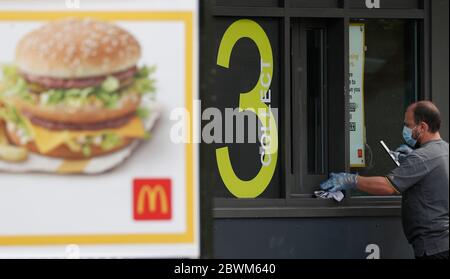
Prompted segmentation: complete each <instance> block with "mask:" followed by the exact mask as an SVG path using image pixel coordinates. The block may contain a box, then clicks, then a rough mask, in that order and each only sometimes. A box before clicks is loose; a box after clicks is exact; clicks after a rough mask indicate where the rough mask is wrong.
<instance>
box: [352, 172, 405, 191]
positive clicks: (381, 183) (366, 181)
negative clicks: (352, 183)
mask: <svg viewBox="0 0 450 279" xmlns="http://www.w3.org/2000/svg"><path fill="white" fill-rule="evenodd" d="M356 180H357V184H356V188H357V189H358V190H360V191H363V192H366V193H369V194H372V195H377V196H389V195H395V194H399V192H398V191H397V190H396V189H395V188H394V186H392V184H391V182H390V181H389V180H388V179H387V178H386V177H383V176H372V177H364V176H357V178H356Z"/></svg>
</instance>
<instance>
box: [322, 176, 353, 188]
mask: <svg viewBox="0 0 450 279" xmlns="http://www.w3.org/2000/svg"><path fill="white" fill-rule="evenodd" d="M356 177H357V175H356V174H352V173H345V172H341V173H333V172H332V173H330V178H329V179H328V180H326V181H324V182H322V183H320V188H322V190H325V191H328V192H336V191H342V190H349V189H354V188H356V183H357V181H356Z"/></svg>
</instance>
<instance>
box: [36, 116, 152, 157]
mask: <svg viewBox="0 0 450 279" xmlns="http://www.w3.org/2000/svg"><path fill="white" fill-rule="evenodd" d="M28 126H29V127H30V130H31V132H32V134H33V137H34V142H35V143H36V146H37V148H38V149H39V151H40V152H42V153H44V154H45V153H47V152H50V151H52V150H53V149H55V148H57V147H58V146H60V145H62V144H64V143H65V142H67V141H69V140H71V139H76V138H79V137H82V136H97V135H101V134H106V133H114V134H116V135H119V136H122V137H124V138H144V137H145V136H146V133H145V129H144V125H143V124H142V121H141V119H139V117H137V116H136V117H134V118H132V119H131V120H130V121H129V122H128V123H127V124H126V125H124V126H122V127H119V128H116V129H104V130H95V131H70V130H62V131H53V130H48V129H45V128H43V127H40V126H36V125H33V124H32V123H31V122H28Z"/></svg>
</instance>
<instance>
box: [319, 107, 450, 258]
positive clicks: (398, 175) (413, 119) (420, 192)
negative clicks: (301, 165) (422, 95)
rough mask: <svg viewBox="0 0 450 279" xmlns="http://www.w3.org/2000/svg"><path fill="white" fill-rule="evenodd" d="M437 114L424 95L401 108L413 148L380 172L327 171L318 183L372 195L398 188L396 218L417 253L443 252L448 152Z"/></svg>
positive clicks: (441, 254) (435, 255) (444, 255)
mask: <svg viewBox="0 0 450 279" xmlns="http://www.w3.org/2000/svg"><path fill="white" fill-rule="evenodd" d="M440 124H441V117H440V112H439V110H438V108H437V107H436V106H435V105H434V104H433V103H431V102H429V101H420V102H417V103H414V104H412V105H410V106H409V107H408V109H407V110H406V112H405V120H404V128H403V138H404V139H405V142H406V143H407V144H408V145H409V146H411V147H414V146H416V147H417V148H416V149H414V150H410V152H409V153H408V154H407V155H405V156H404V157H403V158H402V160H401V163H400V166H399V167H397V168H396V169H394V170H392V171H391V172H390V173H389V174H388V175H386V176H374V177H363V176H359V175H356V174H351V173H337V174H336V173H331V176H330V178H329V179H328V180H327V181H324V182H322V183H321V185H320V186H321V188H322V189H323V190H326V191H329V192H335V191H342V190H348V189H358V190H360V191H363V192H366V193H369V194H373V195H394V194H399V193H401V194H402V224H403V230H404V233H405V236H406V238H407V239H408V241H409V243H410V244H412V246H413V248H414V254H415V256H416V258H418V259H448V258H449V213H448V207H449V156H448V143H447V142H445V141H444V140H442V139H441V136H440V134H439V128H440Z"/></svg>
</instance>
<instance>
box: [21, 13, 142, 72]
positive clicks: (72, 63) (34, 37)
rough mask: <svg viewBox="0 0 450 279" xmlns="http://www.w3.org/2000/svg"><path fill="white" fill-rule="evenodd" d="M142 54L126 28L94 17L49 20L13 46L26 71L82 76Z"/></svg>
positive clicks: (114, 68) (123, 65) (120, 66)
mask: <svg viewBox="0 0 450 279" xmlns="http://www.w3.org/2000/svg"><path fill="white" fill-rule="evenodd" d="M140 56H141V48H140V45H139V43H138V41H137V40H136V39H135V38H134V37H133V35H131V34H130V33H129V32H127V31H126V30H124V29H122V28H120V27H118V26H116V25H114V24H112V23H109V22H104V21H98V20H94V19H79V18H66V19H61V20H56V21H52V22H50V23H48V24H46V25H43V26H42V27H40V28H38V29H36V30H34V31H32V32H30V33H28V34H27V35H25V36H24V37H23V38H22V39H21V40H20V42H19V43H18V45H17V47H16V64H17V65H18V67H19V69H20V70H21V71H22V72H24V73H27V74H32V75H37V76H46V77H55V78H64V79H65V78H67V79H70V78H84V77H93V76H102V75H107V74H111V73H116V72H120V71H123V70H125V69H127V68H130V67H132V66H134V65H136V63H137V61H138V60H139V58H140Z"/></svg>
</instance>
